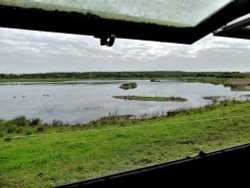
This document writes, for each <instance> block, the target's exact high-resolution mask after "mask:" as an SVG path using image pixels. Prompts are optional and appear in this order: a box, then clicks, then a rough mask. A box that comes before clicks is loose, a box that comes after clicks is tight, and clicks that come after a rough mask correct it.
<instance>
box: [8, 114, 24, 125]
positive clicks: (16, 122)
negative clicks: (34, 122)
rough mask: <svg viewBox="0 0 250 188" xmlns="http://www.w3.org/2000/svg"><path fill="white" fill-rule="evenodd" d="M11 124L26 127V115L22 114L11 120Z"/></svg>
mask: <svg viewBox="0 0 250 188" xmlns="http://www.w3.org/2000/svg"><path fill="white" fill-rule="evenodd" d="M10 124H13V125H17V126H18V127H24V126H25V125H26V124H27V119H26V117H25V116H20V117H17V118H15V119H13V120H11V121H10Z"/></svg>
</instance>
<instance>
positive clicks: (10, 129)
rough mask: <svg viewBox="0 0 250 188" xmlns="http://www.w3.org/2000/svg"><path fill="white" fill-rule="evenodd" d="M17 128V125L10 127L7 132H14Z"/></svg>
mask: <svg viewBox="0 0 250 188" xmlns="http://www.w3.org/2000/svg"><path fill="white" fill-rule="evenodd" d="M15 130H16V127H14V126H11V127H8V128H7V133H13V132H15Z"/></svg>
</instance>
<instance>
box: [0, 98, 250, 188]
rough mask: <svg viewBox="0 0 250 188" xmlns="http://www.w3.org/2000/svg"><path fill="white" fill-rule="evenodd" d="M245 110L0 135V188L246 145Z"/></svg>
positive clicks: (239, 105)
mask: <svg viewBox="0 0 250 188" xmlns="http://www.w3.org/2000/svg"><path fill="white" fill-rule="evenodd" d="M249 111H250V102H244V103H243V102H222V103H220V104H217V105H214V106H208V107H204V108H199V109H194V110H189V111H188V110H186V111H183V112H178V113H175V114H172V115H173V116H172V115H171V116H170V117H161V118H155V119H150V120H136V121H132V120H130V119H126V118H125V119H124V120H123V121H118V120H117V121H116V123H114V124H112V126H111V127H113V128H114V127H117V128H119V129H107V128H106V129H100V128H98V127H97V128H92V129H93V130H89V131H85V132H77V133H71V134H70V133H68V134H57V135H40V136H38V137H26V138H16V139H14V138H12V139H10V140H6V139H4V138H2V139H1V140H0V166H1V168H0V187H25V188H26V187H27V188H29V187H36V188H37V187H51V186H55V185H58V184H64V183H67V182H74V181H79V180H82V179H85V178H92V177H97V176H102V175H107V174H111V173H116V172H121V171H125V170H130V169H135V168H139V167H142V166H146V165H153V164H157V163H162V162H166V161H170V160H175V159H180V158H184V157H186V156H193V155H197V154H198V153H199V152H200V151H204V152H209V151H214V150H218V149H222V148H226V147H230V146H235V145H239V144H243V143H247V142H249V141H250V117H249ZM222 118H225V119H222ZM207 119H214V120H210V121H206V120H207ZM200 120H201V121H200ZM23 122H25V121H24V120H23V119H18V120H15V123H16V124H18V123H19V125H22V123H23ZM126 122H127V124H126ZM3 123H6V121H1V125H2V124H3ZM25 126H28V125H25ZM107 126H108V125H107ZM55 129H58V128H55ZM52 130H54V129H53V128H51V132H52Z"/></svg>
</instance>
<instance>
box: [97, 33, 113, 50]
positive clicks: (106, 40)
mask: <svg viewBox="0 0 250 188" xmlns="http://www.w3.org/2000/svg"><path fill="white" fill-rule="evenodd" d="M100 42H101V46H108V47H111V46H113V45H114V43H115V35H110V36H109V37H101V38H100Z"/></svg>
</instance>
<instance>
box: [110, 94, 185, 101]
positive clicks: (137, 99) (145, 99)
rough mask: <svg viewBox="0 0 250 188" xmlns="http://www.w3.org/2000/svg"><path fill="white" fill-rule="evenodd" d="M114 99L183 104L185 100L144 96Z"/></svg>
mask: <svg viewBox="0 0 250 188" xmlns="http://www.w3.org/2000/svg"><path fill="white" fill-rule="evenodd" d="M113 98H115V99H124V100H133V101H155V102H170V101H171V102H185V101H187V99H185V98H181V97H146V96H134V95H127V96H113Z"/></svg>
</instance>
